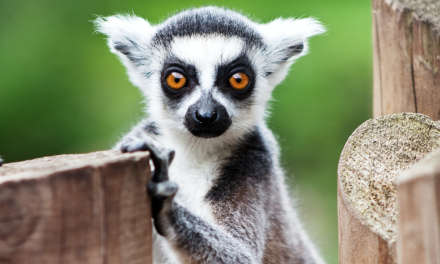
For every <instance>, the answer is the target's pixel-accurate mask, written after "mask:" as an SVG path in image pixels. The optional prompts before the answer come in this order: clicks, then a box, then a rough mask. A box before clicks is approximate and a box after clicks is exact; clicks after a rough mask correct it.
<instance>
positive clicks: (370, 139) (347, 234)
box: [338, 0, 440, 264]
mask: <svg viewBox="0 0 440 264" xmlns="http://www.w3.org/2000/svg"><path fill="white" fill-rule="evenodd" d="M372 12H373V56H374V57H373V64H374V65H373V68H374V71H373V73H374V82H373V86H374V89H373V112H374V113H373V114H374V117H376V119H373V120H369V121H367V122H365V123H364V124H363V125H361V126H360V127H359V128H358V129H357V130H356V131H355V132H354V133H353V135H352V136H351V137H350V138H349V140H348V141H347V143H346V145H345V147H344V150H343V151H342V154H341V158H340V162H339V167H338V221H339V263H341V264H367V263H368V264H385V263H386V264H395V263H398V264H440V122H438V121H435V120H439V119H440V72H439V69H440V33H439V32H440V31H439V30H440V2H439V1H438V0H433V1H431V0H393V1H391V0H372ZM402 112H407V113H419V114H397V113H402ZM421 114H423V115H421ZM386 115H387V116H386ZM381 116H382V117H381ZM433 120H434V121H433ZM436 149H437V150H436ZM429 153H430V154H429ZM425 156H426V157H425Z"/></svg>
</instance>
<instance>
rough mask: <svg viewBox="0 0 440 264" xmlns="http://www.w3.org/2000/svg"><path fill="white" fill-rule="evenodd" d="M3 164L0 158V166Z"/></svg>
mask: <svg viewBox="0 0 440 264" xmlns="http://www.w3.org/2000/svg"><path fill="white" fill-rule="evenodd" d="M2 164H3V160H2V158H0V166H1V165H2Z"/></svg>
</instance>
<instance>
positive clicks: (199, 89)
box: [96, 7, 324, 139]
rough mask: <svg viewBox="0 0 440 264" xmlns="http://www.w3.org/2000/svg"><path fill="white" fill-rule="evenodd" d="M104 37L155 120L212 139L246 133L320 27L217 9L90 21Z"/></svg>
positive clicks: (309, 21)
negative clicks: (160, 19) (261, 20)
mask: <svg viewBox="0 0 440 264" xmlns="http://www.w3.org/2000/svg"><path fill="white" fill-rule="evenodd" d="M96 24H97V26H98V30H99V31H100V32H103V33H104V34H106V35H108V36H109V46H110V48H111V50H112V51H113V52H114V53H116V54H117V55H119V57H120V58H121V60H122V61H123V63H124V64H125V66H126V67H127V69H128V74H129V76H130V79H131V81H132V82H133V83H134V84H135V85H137V86H138V87H140V88H141V90H142V91H143V93H144V94H145V96H146V98H147V103H148V112H149V114H150V116H151V117H152V118H154V119H155V121H157V122H160V123H161V125H162V126H165V127H167V128H168V129H169V130H172V131H175V132H178V133H180V134H182V135H184V134H189V135H192V136H196V137H200V138H206V139H209V138H218V137H228V135H229V136H231V135H233V136H234V137H239V135H241V134H243V133H246V131H249V130H251V129H252V128H253V127H254V126H255V125H256V123H257V122H259V121H260V120H263V119H264V117H265V116H266V105H267V102H268V101H269V100H270V98H271V92H272V90H273V88H274V87H275V86H276V85H277V84H278V83H279V82H281V81H282V80H283V79H284V77H285V75H286V74H287V71H288V69H289V66H290V65H291V64H292V63H293V61H294V60H295V59H296V58H298V57H300V56H301V55H304V54H305V53H306V51H307V38H308V37H310V36H312V35H315V34H318V33H321V32H323V30H324V29H323V27H322V26H321V25H320V24H319V23H318V22H316V21H315V20H313V19H301V20H294V19H286V20H281V19H277V20H275V21H273V22H271V23H268V24H258V23H255V22H253V21H251V20H249V19H248V18H246V17H244V16H243V15H241V14H238V13H236V12H233V11H230V10H225V9H221V8H216V7H205V8H199V9H191V10H187V11H184V12H182V13H179V14H177V15H175V16H172V17H170V18H169V19H168V20H166V21H165V22H164V23H162V24H159V25H156V26H151V25H150V24H149V23H148V22H147V21H146V20H144V19H141V18H138V17H130V16H126V17H122V16H113V17H107V18H105V19H102V18H100V19H98V20H97V21H96Z"/></svg>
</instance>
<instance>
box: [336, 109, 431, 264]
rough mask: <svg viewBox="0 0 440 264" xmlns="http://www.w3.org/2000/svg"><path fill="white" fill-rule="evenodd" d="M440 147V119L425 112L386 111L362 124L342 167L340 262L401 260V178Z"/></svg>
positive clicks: (374, 263) (349, 144) (344, 154)
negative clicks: (397, 183) (398, 245)
mask: <svg viewBox="0 0 440 264" xmlns="http://www.w3.org/2000/svg"><path fill="white" fill-rule="evenodd" d="M438 148H440V123H438V122H434V121H432V120H431V119H429V118H428V117H427V116H424V115H420V114H395V115H390V116H384V117H380V118H376V119H373V120H368V121H366V122H365V123H364V124H362V125H361V126H360V127H359V128H358V129H356V131H355V132H354V133H353V134H352V135H351V136H350V138H349V139H348V141H347V143H346V144H345V147H344V149H343V151H342V153H341V158H340V160H339V166H338V226H339V263H341V264H394V263H397V253H396V240H397V192H396V187H395V181H396V179H397V176H398V175H399V174H400V173H401V172H403V171H404V170H406V169H408V168H409V167H410V166H411V165H412V164H414V163H416V162H417V161H419V160H420V159H422V158H423V157H424V156H425V155H427V154H428V153H430V152H432V151H433V150H435V149H438ZM413 263H417V262H413Z"/></svg>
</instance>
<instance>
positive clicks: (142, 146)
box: [127, 140, 150, 152]
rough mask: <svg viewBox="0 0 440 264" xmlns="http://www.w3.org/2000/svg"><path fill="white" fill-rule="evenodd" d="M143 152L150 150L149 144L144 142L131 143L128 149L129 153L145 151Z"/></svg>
mask: <svg viewBox="0 0 440 264" xmlns="http://www.w3.org/2000/svg"><path fill="white" fill-rule="evenodd" d="M143 150H150V148H149V147H148V145H147V143H146V142H144V141H140V140H136V141H133V142H131V143H130V144H129V145H128V147H127V151H128V152H135V151H143Z"/></svg>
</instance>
